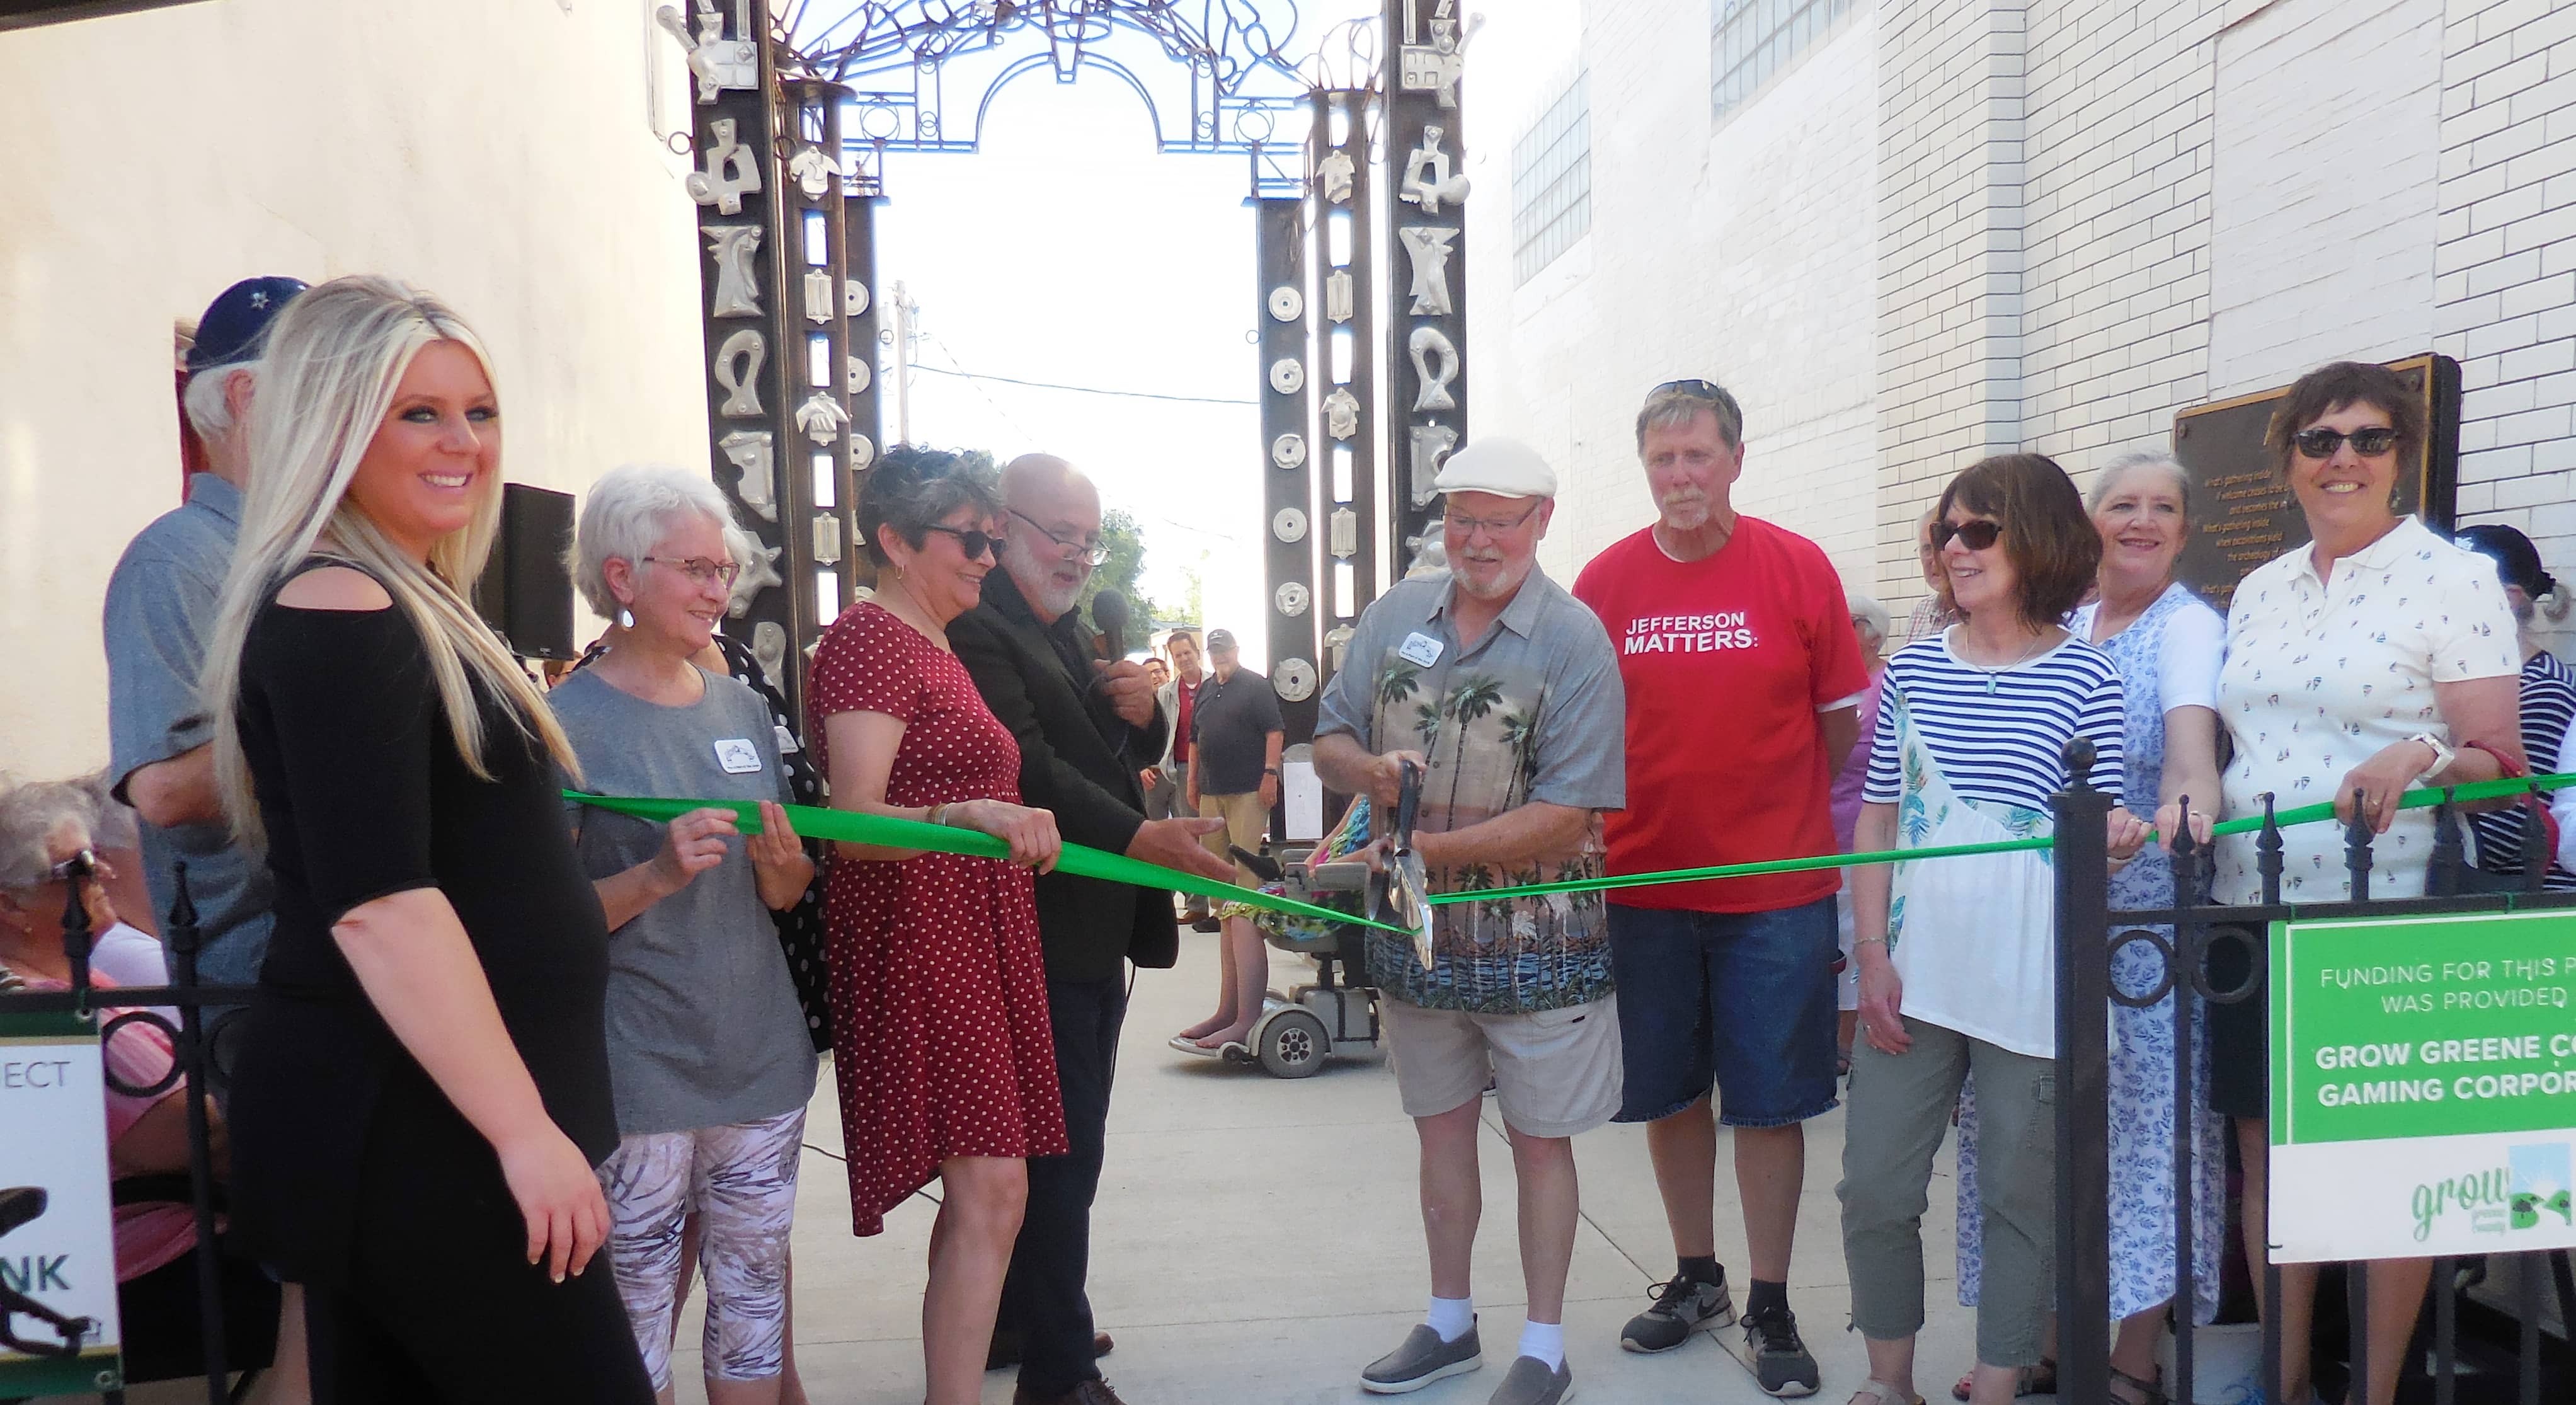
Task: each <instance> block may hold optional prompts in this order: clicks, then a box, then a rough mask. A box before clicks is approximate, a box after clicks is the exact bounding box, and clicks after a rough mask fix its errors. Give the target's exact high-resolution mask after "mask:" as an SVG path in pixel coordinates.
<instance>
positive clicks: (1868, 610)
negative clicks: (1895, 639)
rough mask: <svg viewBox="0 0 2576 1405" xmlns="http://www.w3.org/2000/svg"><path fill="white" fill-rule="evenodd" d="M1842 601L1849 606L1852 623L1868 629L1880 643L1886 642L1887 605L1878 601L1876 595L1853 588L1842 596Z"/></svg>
mask: <svg viewBox="0 0 2576 1405" xmlns="http://www.w3.org/2000/svg"><path fill="white" fill-rule="evenodd" d="M1844 602H1845V603H1846V604H1848V605H1849V606H1850V607H1851V614H1852V622H1853V623H1854V624H1856V625H1859V626H1860V627H1862V628H1864V629H1866V630H1868V631H1869V632H1870V634H1871V635H1873V636H1875V637H1876V638H1877V640H1878V642H1879V643H1880V644H1885V643H1886V642H1887V607H1886V606H1885V605H1882V604H1880V603H1879V601H1878V597H1877V596H1875V595H1870V594H1866V593H1864V592H1862V591H1857V590H1855V591H1853V592H1851V594H1850V595H1848V596H1846V597H1844Z"/></svg>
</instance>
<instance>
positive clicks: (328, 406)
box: [201, 275, 580, 851]
mask: <svg viewBox="0 0 2576 1405" xmlns="http://www.w3.org/2000/svg"><path fill="white" fill-rule="evenodd" d="M441 341H448V342H454V343H456V344H457V345H459V346H462V347H464V348H465V349H466V351H468V352H469V353H471V354H472V355H473V357H474V359H475V360H476V362H478V363H479V364H481V366H482V367H483V372H484V375H485V377H486V379H489V378H490V377H491V358H490V357H488V356H486V355H485V354H484V351H483V344H482V341H481V340H480V339H479V338H477V337H476V336H475V335H474V331H473V329H472V328H470V327H468V326H466V325H465V322H464V320H463V319H462V318H460V317H458V316H457V315H456V313H455V311H454V310H453V309H451V308H449V307H448V306H447V304H445V303H444V302H441V301H439V300H438V299H437V298H435V297H433V296H431V295H429V294H427V293H424V292H421V291H420V290H418V289H416V288H413V287H410V286H409V285H407V284H404V283H401V282H398V281H396V280H394V279H391V278H383V277H377V276H373V275H358V276H353V277H348V278H335V279H333V280H331V281H330V282H328V283H324V284H322V285H321V286H319V287H317V288H313V289H310V290H309V291H307V292H305V293H303V294H301V295H299V296H298V297H297V298H296V299H295V301H293V302H292V303H289V304H288V305H287V307H286V309H285V311H283V312H281V313H279V314H278V316H277V321H276V322H275V324H274V325H272V326H271V328H270V330H269V338H268V349H267V352H266V353H265V355H264V357H263V360H262V365H261V372H260V378H259V389H258V393H257V394H256V395H254V396H253V397H252V400H251V410H250V419H249V422H248V425H247V431H248V434H249V448H250V486H249V488H248V490H247V491H246V492H245V493H244V494H243V499H242V525H241V541H240V544H239V546H238V547H237V548H236V549H235V550H234V553H233V563H232V571H231V574H230V575H229V576H228V577H226V579H225V581H224V594H223V603H222V607H221V608H220V610H219V611H218V612H217V614H216V617H215V631H214V638H213V639H212V640H211V641H210V642H209V645H208V648H207V653H206V669H205V676H204V679H203V682H202V685H201V686H202V688H203V692H204V696H205V699H206V702H207V706H208V710H209V711H210V712H211V713H212V714H213V717H214V734H215V736H214V741H215V782H216V787H217V789H218V791H219V793H220V794H221V795H222V798H223V803H224V812H225V814H226V816H227V817H228V818H230V819H231V821H232V826H233V832H234V834H235V835H236V836H237V837H238V838H239V839H240V840H241V842H242V843H243V844H244V845H246V846H247V847H249V848H251V849H253V850H255V851H256V850H261V849H264V848H265V847H266V844H267V835H266V832H265V829H264V827H263V826H262V824H261V822H260V817H259V806H258V802H257V800H256V798H255V797H254V796H253V795H252V792H251V783H250V769H249V767H248V765H247V764H246V763H245V761H244V759H243V756H242V746H241V728H240V717H239V704H240V699H241V666H242V646H243V643H244V641H245V640H246V639H247V638H248V637H249V635H250V627H251V621H252V620H253V619H254V618H255V617H257V615H258V614H259V612H260V610H261V608H262V607H263V606H265V605H266V604H267V603H268V601H269V599H270V597H271V596H272V595H273V594H274V593H275V591H276V590H277V587H278V586H279V584H280V583H281V582H283V581H284V580H285V579H286V577H287V575H288V573H289V572H291V571H293V570H294V569H295V567H296V566H297V565H299V564H300V563H302V562H303V561H304V560H305V558H306V557H308V556H311V555H313V554H314V553H315V552H316V551H317V550H318V551H321V552H323V553H324V554H327V555H331V556H335V557H339V558H341V559H343V560H346V561H349V562H351V563H352V564H354V565H357V566H359V567H361V568H363V569H364V570H366V571H367V572H368V573H369V574H370V575H373V576H374V577H375V578H376V579H377V580H378V581H381V582H382V583H383V584H384V587H385V590H386V592H387V593H388V594H390V595H392V596H393V600H394V605H395V607H396V608H398V609H400V610H401V611H402V612H403V614H404V615H405V616H407V617H409V619H410V620H411V623H412V627H413V628H414V629H416V630H418V631H419V633H420V639H421V645H422V647H423V649H424V650H425V651H426V652H427V653H428V655H429V667H430V676H431V677H432V678H433V679H434V680H435V681H436V683H437V685H438V698H439V702H440V704H441V705H442V706H443V707H444V709H445V710H446V713H447V725H448V730H449V733H450V735H451V736H452V737H453V738H454V740H455V743H456V750H457V754H458V755H460V756H462V757H463V758H464V760H465V764H466V766H467V767H468V768H469V769H471V770H472V771H473V773H474V774H475V775H477V776H479V777H482V778H483V779H485V780H489V779H491V772H490V770H489V769H488V768H487V767H486V766H485V756H484V743H485V740H486V738H485V737H484V735H483V717H482V711H481V709H480V707H479V706H478V705H477V702H476V692H475V684H476V682H478V681H479V682H480V683H481V685H482V690H483V692H484V693H485V694H487V695H489V696H491V697H494V698H497V699H499V700H501V701H502V702H503V703H504V705H505V706H506V707H507V708H508V710H509V712H510V714H511V716H512V717H513V718H514V719H515V720H516V721H517V722H518V724H519V728H520V731H521V732H522V733H523V734H525V735H526V736H528V737H531V738H533V739H535V740H537V741H539V742H541V743H542V744H543V745H544V746H545V748H546V750H547V751H548V752H550V753H552V754H553V756H554V759H555V760H556V761H557V762H558V763H560V764H561V765H562V766H563V767H564V768H565V770H566V771H567V772H568V773H571V774H573V775H576V776H577V775H579V774H580V771H579V767H578V766H577V764H576V763H575V761H574V758H573V751H572V745H571V743H570V742H568V741H566V740H565V738H564V734H563V729H562V728H561V727H560V726H558V725H557V724H556V722H555V719H554V714H553V713H552V712H551V711H549V710H548V709H547V707H546V704H545V699H544V698H543V697H541V696H540V695H539V694H538V692H537V690H536V687H535V685H533V684H531V683H530V682H529V681H528V677H527V675H526V674H525V673H522V672H521V671H520V669H519V665H518V662H517V661H516V660H514V659H513V658H511V657H510V653H509V650H508V649H507V648H505V647H503V645H502V643H501V641H500V639H499V638H497V637H496V636H494V634H493V633H492V631H491V629H490V628H489V627H487V626H486V625H485V624H484V623H483V620H482V618H481V617H480V616H479V615H477V614H476V613H475V612H474V607H473V604H472V603H471V602H470V601H469V600H468V599H467V598H466V595H465V592H466V591H468V590H470V589H472V583H473V581H474V579H475V578H476V577H477V576H479V575H480V574H481V573H482V570H483V562H484V558H485V557H486V556H488V555H489V554H490V552H491V549H492V539H493V537H494V536H495V535H496V534H497V532H498V531H499V528H500V520H501V484H500V480H499V478H498V476H497V475H493V476H491V477H490V481H487V482H485V483H484V484H483V485H482V487H481V488H480V490H479V491H480V493H481V495H482V500H481V501H480V502H479V503H478V504H476V507H475V511H474V519H473V521H472V522H471V523H470V524H469V525H467V526H466V527H465V528H464V529H462V530H460V531H456V532H452V533H450V534H448V535H447V536H445V537H443V538H441V539H439V541H438V542H436V543H435V544H434V545H432V546H431V547H430V551H429V563H428V565H426V566H423V565H422V564H420V563H419V562H416V561H414V560H412V559H411V557H410V556H408V555H406V554H405V553H404V552H403V551H402V549H401V548H400V547H398V546H396V545H395V544H394V543H393V541H392V539H391V538H389V537H387V536H386V535H385V534H384V531H383V529H382V528H380V527H378V526H377V525H376V523H375V522H374V521H373V520H372V519H370V518H369V517H368V516H367V515H366V513H365V512H364V511H363V510H361V509H360V508H359V506H358V505H357V504H356V503H355V502H352V501H350V500H349V496H348V493H349V482H350V479H351V478H352V477H354V476H355V475H356V473H357V470H358V464H359V461H360V460H361V459H363V458H365V457H366V453H367V446H368V445H369V444H370V443H372V442H373V441H374V439H375V435H376V430H377V427H378V426H380V425H381V424H383V422H384V419H385V416H386V415H387V414H388V413H390V412H391V410H392V408H393V402H394V395H395V392H396V391H397V390H398V389H399V388H400V386H401V384H402V378H403V374H404V372H406V371H407V370H409V369H410V367H411V363H412V358H413V357H415V356H417V355H419V353H420V350H421V348H422V347H425V346H428V345H430V344H432V343H434V342H441ZM356 779H357V778H354V777H353V778H352V780H353V781H355V780H356Z"/></svg>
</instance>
